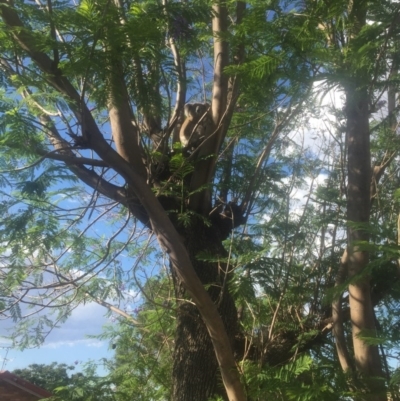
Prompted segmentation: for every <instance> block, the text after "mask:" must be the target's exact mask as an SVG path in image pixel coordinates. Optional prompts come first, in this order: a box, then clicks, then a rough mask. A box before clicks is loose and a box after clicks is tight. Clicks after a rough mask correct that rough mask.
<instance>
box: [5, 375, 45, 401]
mask: <svg viewBox="0 0 400 401" xmlns="http://www.w3.org/2000/svg"><path fill="white" fill-rule="evenodd" d="M0 381H4V382H7V383H9V384H12V385H13V386H15V387H18V388H20V389H21V390H23V391H25V392H27V393H30V394H33V395H35V396H37V397H41V398H47V397H51V396H52V394H51V393H50V392H49V391H47V390H45V389H43V388H41V387H38V386H36V385H35V384H32V383H30V382H28V381H26V380H24V379H21V378H20V377H18V376H17V375H14V373H10V372H9V371H8V370H0Z"/></svg>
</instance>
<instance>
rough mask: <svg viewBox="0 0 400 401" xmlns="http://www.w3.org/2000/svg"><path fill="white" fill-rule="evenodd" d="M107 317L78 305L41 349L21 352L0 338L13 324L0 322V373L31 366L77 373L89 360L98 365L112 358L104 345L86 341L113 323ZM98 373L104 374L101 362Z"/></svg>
mask: <svg viewBox="0 0 400 401" xmlns="http://www.w3.org/2000/svg"><path fill="white" fill-rule="evenodd" d="M106 313H107V310H106V309H105V308H103V307H102V306H100V305H98V304H95V303H89V304H86V305H80V306H79V307H78V308H76V309H75V310H74V312H73V313H72V315H71V317H70V318H69V319H68V320H67V322H65V323H64V324H63V325H62V326H61V327H59V328H57V329H54V330H53V331H52V333H51V334H50V335H49V336H48V337H47V339H46V341H45V343H44V344H43V346H41V347H40V348H35V349H26V350H23V351H19V350H15V349H10V348H9V346H10V342H9V341H8V340H7V339H5V338H4V337H1V336H5V335H7V329H9V328H11V327H12V324H13V323H12V321H4V320H3V321H1V320H0V370H9V371H12V370H14V369H19V368H25V367H27V366H28V365H30V364H32V363H39V364H49V363H51V362H58V363H67V364H71V365H75V366H76V368H75V371H77V370H79V369H80V367H81V366H82V364H83V363H85V362H87V361H88V360H90V359H91V360H95V361H99V360H100V359H101V358H110V357H112V355H113V351H112V350H111V349H109V343H108V342H107V341H100V340H97V339H94V338H88V337H87V335H96V334H100V333H101V332H102V327H103V326H104V325H105V324H110V323H112V322H111V319H110V318H107V317H105V314H106ZM75 362H77V364H75ZM98 372H99V374H102V373H104V370H103V369H102V367H101V363H100V362H99V369H98Z"/></svg>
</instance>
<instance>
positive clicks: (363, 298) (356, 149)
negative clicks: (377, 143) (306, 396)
mask: <svg viewBox="0 0 400 401" xmlns="http://www.w3.org/2000/svg"><path fill="white" fill-rule="evenodd" d="M360 87H361V85H354V87H352V88H351V89H347V91H346V117H347V143H348V190H347V220H348V222H349V226H348V237H347V238H348V264H347V265H348V275H349V278H351V279H353V281H352V283H351V285H349V302H350V318H351V326H352V336H353V347H354V359H355V365H356V368H357V371H358V372H359V374H360V376H361V377H362V378H363V379H365V382H364V386H363V387H364V388H366V389H367V390H366V394H365V396H363V397H362V399H365V400H373V401H383V400H386V393H385V386H384V382H383V373H382V366H381V360H380V356H379V351H378V347H377V346H376V345H370V344H368V343H367V342H366V341H364V339H363V337H365V336H367V337H375V336H376V328H375V318H374V309H373V306H372V301H371V290H370V278H369V277H368V275H366V274H365V272H364V270H365V268H366V266H367V264H368V261H369V255H368V252H367V251H366V250H365V249H363V248H362V243H364V244H367V243H368V241H369V233H368V223H369V215H370V184H371V155H370V133H369V109H368V108H369V101H368V93H367V91H366V90H361V89H360ZM360 245H361V246H360Z"/></svg>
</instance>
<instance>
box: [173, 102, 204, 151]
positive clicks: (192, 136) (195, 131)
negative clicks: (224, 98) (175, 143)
mask: <svg viewBox="0 0 400 401" xmlns="http://www.w3.org/2000/svg"><path fill="white" fill-rule="evenodd" d="M209 110H210V105H209V104H208V103H187V104H185V116H186V120H185V121H184V122H183V124H182V127H181V129H180V131H179V139H180V141H181V144H182V146H183V147H185V148H196V147H197V146H199V145H200V143H201V142H202V141H203V140H204V139H205V137H206V135H207V130H209V126H210V124H211V116H210V111H209Z"/></svg>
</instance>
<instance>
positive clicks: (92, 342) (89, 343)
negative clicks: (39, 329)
mask: <svg viewBox="0 0 400 401" xmlns="http://www.w3.org/2000/svg"><path fill="white" fill-rule="evenodd" d="M105 344H106V343H105V342H104V341H99V340H96V339H91V338H88V339H83V340H75V341H52V342H49V343H46V344H45V345H44V346H43V347H42V348H50V349H57V348H62V347H70V348H72V347H76V346H80V345H84V346H86V347H95V348H100V347H103V346H104V345H105Z"/></svg>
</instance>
